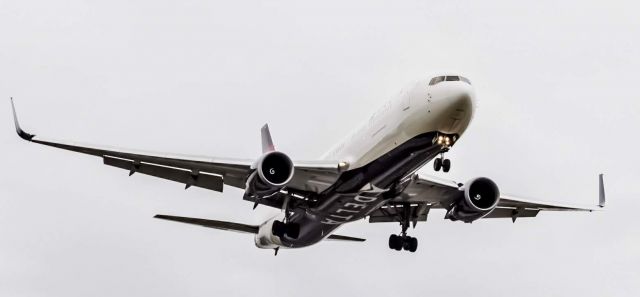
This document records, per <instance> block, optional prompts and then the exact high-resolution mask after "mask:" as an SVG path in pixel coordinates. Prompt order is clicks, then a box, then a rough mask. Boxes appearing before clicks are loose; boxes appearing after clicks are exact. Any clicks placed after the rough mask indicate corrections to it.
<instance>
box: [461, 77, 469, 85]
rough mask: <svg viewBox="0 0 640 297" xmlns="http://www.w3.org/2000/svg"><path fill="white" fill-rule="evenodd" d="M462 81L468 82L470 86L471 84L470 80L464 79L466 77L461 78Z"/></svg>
mask: <svg viewBox="0 0 640 297" xmlns="http://www.w3.org/2000/svg"><path fill="white" fill-rule="evenodd" d="M460 80H461V81H463V82H466V83H468V84H471V81H470V80H469V79H468V78H466V77H464V76H461V77H460Z"/></svg>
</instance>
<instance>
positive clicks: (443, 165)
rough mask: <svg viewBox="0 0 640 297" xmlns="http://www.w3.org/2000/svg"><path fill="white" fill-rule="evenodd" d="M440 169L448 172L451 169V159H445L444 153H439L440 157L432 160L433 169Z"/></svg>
mask: <svg viewBox="0 0 640 297" xmlns="http://www.w3.org/2000/svg"><path fill="white" fill-rule="evenodd" d="M440 169H442V171H444V172H449V169H451V160H449V159H445V158H444V153H440V157H439V158H435V159H434V160H433V170H435V171H440Z"/></svg>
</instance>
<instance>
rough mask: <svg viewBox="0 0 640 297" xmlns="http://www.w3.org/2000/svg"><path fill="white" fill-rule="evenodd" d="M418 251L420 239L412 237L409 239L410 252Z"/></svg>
mask: <svg viewBox="0 0 640 297" xmlns="http://www.w3.org/2000/svg"><path fill="white" fill-rule="evenodd" d="M416 250H418V239H417V238H415V237H411V238H409V251H410V252H412V253H413V252H415V251H416Z"/></svg>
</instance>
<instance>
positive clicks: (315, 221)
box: [255, 80, 475, 248]
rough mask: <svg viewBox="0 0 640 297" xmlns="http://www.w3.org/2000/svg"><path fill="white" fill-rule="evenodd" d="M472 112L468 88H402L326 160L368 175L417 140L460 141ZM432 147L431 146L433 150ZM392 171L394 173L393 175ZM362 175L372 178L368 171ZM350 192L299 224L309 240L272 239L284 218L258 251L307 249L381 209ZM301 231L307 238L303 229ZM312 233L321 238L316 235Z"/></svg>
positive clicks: (259, 238)
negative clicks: (445, 138) (449, 137)
mask: <svg viewBox="0 0 640 297" xmlns="http://www.w3.org/2000/svg"><path fill="white" fill-rule="evenodd" d="M474 108H475V104H474V91H473V87H472V86H471V85H470V84H469V83H467V82H464V81H442V82H439V83H437V84H434V85H429V80H421V81H418V82H416V83H414V84H411V85H409V86H408V87H406V88H404V89H403V90H402V91H401V92H400V94H399V95H398V96H397V97H396V98H394V99H392V100H391V101H388V102H387V103H385V104H384V106H383V107H382V108H381V109H379V110H378V111H377V112H376V113H375V114H374V115H372V116H371V118H370V119H369V120H368V121H367V122H366V123H365V124H364V125H362V126H361V127H360V128H359V129H358V130H356V131H355V132H354V133H352V134H351V135H349V136H348V137H347V138H346V139H345V140H344V141H342V142H341V143H339V144H338V145H336V146H335V147H333V148H332V149H331V150H330V151H329V152H327V153H326V154H325V155H324V156H323V159H325V160H332V161H337V162H340V163H341V164H343V165H345V166H343V167H346V168H344V169H345V170H347V171H354V172H357V171H361V170H362V169H364V168H361V167H366V166H368V165H369V164H371V163H373V162H377V161H379V160H382V159H385V158H384V157H385V154H386V155H389V154H390V152H391V151H393V150H397V149H399V148H401V146H402V145H403V144H405V143H408V142H410V141H411V140H412V139H415V138H419V137H420V135H425V134H428V135H432V134H433V135H438V134H446V135H456V137H460V136H461V135H462V134H463V132H464V131H465V130H466V128H467V126H468V125H469V123H470V122H471V119H472V117H473V114H474ZM429 139H431V138H429ZM454 142H455V141H454ZM433 144H434V143H432V142H431V140H429V146H431V145H433ZM452 144H453V143H452ZM407 154H412V153H411V152H408V153H407ZM418 159H420V158H418ZM428 161H429V159H428V158H424V159H420V160H417V162H418V163H414V164H424V163H425V162H428ZM389 165H390V167H389V169H388V170H390V171H391V170H398V168H397V166H400V165H397V164H389ZM392 166H396V168H395V169H391V167H392ZM418 168H419V167H415V168H414V167H411V168H404V169H401V170H398V172H402V174H404V176H405V177H406V176H409V175H411V174H412V173H413V172H415V170H417V169H418ZM364 170H365V171H367V172H370V171H368V170H367V169H364ZM401 178H402V177H401ZM384 190H388V189H384ZM352 191H353V192H351V194H352V195H347V196H344V197H343V198H340V195H344V194H345V193H343V192H340V193H336V192H333V193H327V195H328V196H327V197H325V198H326V203H324V205H321V206H319V207H318V208H317V209H315V210H314V211H311V213H310V212H308V211H307V212H305V213H304V215H303V217H305V218H304V219H301V220H300V222H306V223H305V224H307V225H309V226H311V227H309V226H308V227H309V228H308V229H307V230H309V229H311V230H310V231H309V232H308V233H307V234H306V235H309V237H304V236H303V238H301V239H300V242H297V243H293V242H291V241H289V242H288V243H285V242H283V241H282V239H281V238H278V237H277V236H275V235H273V234H272V232H271V228H272V225H273V222H274V221H275V220H281V219H282V217H283V215H280V216H277V217H275V218H272V219H270V220H268V221H266V222H264V223H263V224H262V225H261V226H260V228H259V234H257V235H256V237H255V243H256V246H258V247H260V248H275V247H279V246H283V247H302V246H308V245H311V244H314V243H316V242H318V241H320V240H321V239H322V238H325V237H326V236H328V235H329V234H330V233H331V232H333V231H334V230H335V229H336V228H337V227H338V226H339V225H341V224H343V223H347V222H349V221H353V220H356V219H358V218H361V217H364V216H366V214H367V213H368V212H370V211H371V210H372V209H374V208H376V207H379V206H381V205H382V204H381V202H383V200H381V199H380V198H379V197H374V196H370V197H365V196H361V195H362V193H364V192H369V194H371V193H372V192H371V190H364V189H360V188H357V189H352ZM375 191H376V190H374V191H373V192H375ZM373 194H375V195H377V194H376V193H373ZM314 212H315V213H314ZM312 213H313V214H312ZM323 215H324V217H323ZM340 218H342V219H340ZM302 230H303V233H304V230H305V228H304V226H303V227H302ZM314 230H315V231H314ZM313 232H319V233H320V234H312V233H313ZM305 240H306V241H305ZM302 241H304V242H302Z"/></svg>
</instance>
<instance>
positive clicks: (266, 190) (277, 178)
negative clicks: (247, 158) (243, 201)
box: [246, 151, 293, 198]
mask: <svg viewBox="0 0 640 297" xmlns="http://www.w3.org/2000/svg"><path fill="white" fill-rule="evenodd" d="M252 168H253V169H254V172H253V173H252V174H251V175H250V176H249V178H248V179H247V187H246V194H247V195H249V196H255V197H260V198H262V197H265V196H269V195H271V194H273V193H275V192H278V191H280V189H282V188H283V187H284V186H285V185H286V184H287V183H289V181H291V178H293V162H292V161H291V159H290V158H289V156H287V155H286V154H284V153H281V152H278V151H271V152H267V153H265V154H264V155H262V156H261V157H260V158H259V159H258V160H257V161H256V162H255V163H254V164H253V166H252Z"/></svg>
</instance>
